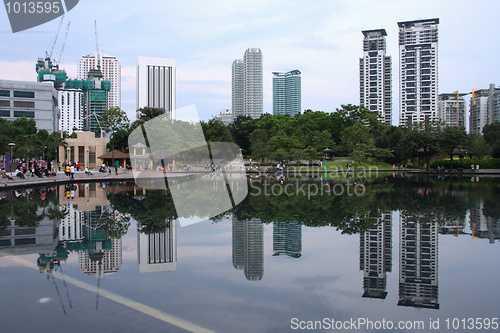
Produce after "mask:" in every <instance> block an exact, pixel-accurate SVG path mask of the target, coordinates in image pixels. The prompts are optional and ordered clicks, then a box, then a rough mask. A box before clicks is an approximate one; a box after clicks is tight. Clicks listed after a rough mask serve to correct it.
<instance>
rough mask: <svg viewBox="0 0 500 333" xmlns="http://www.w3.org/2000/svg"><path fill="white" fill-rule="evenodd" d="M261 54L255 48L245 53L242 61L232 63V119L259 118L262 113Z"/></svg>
mask: <svg viewBox="0 0 500 333" xmlns="http://www.w3.org/2000/svg"><path fill="white" fill-rule="evenodd" d="M262 82H263V80H262V52H261V51H260V49H257V48H250V49H247V50H246V51H245V54H244V55H243V60H241V59H237V60H235V61H233V67H232V101H233V105H232V108H233V114H234V117H235V118H236V117H238V116H250V117H252V118H254V119H255V118H259V117H260V116H261V115H262V113H263V85H262Z"/></svg>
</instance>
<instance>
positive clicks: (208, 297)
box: [0, 175, 500, 332]
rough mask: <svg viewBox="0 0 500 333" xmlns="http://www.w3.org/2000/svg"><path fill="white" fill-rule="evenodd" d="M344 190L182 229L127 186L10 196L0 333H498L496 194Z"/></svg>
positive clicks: (405, 183)
mask: <svg viewBox="0 0 500 333" xmlns="http://www.w3.org/2000/svg"><path fill="white" fill-rule="evenodd" d="M339 182H340V183H329V184H328V185H326V184H325V183H324V182H321V181H319V180H309V181H297V180H294V179H285V180H274V179H265V178H254V179H250V185H251V186H250V187H249V190H250V195H249V196H248V197H247V199H245V201H244V202H243V203H242V204H240V205H239V206H237V207H236V208H235V209H233V210H232V211H230V212H226V213H224V214H221V215H219V216H217V217H215V218H213V219H211V220H207V221H204V222H201V223H197V224H193V225H190V226H186V227H180V225H179V223H178V222H176V220H175V219H176V217H177V216H176V211H175V208H174V206H173V204H172V199H171V197H170V195H169V193H168V191H150V190H143V189H141V188H137V187H135V186H134V184H131V183H127V184H123V183H121V184H120V183H117V184H79V185H78V186H76V187H71V188H65V187H64V186H62V187H53V188H44V189H31V190H20V191H7V192H3V193H1V200H0V220H1V221H3V222H2V223H3V224H2V226H1V229H0V231H1V236H2V237H1V238H0V252H1V256H0V272H1V275H0V276H1V279H0V313H1V314H2V322H1V324H0V330H1V331H3V332H11V331H18V332H21V331H29V330H40V328H43V330H53V331H63V330H64V331H71V332H87V331H88V332H90V331H95V330H96V329H99V330H100V331H114V330H115V331H120V332H125V331H138V330H141V331H146V332H150V331H158V332H161V331H163V332H166V331H167V332H170V331H172V332H183V331H184V330H183V329H179V328H177V327H176V326H175V325H172V324H169V322H170V323H172V322H173V321H175V320H176V318H180V319H182V320H184V321H185V322H183V325H186V326H183V327H185V328H192V329H193V330H194V331H199V330H201V329H202V328H205V329H207V330H212V331H216V332H292V331H298V330H294V329H293V328H297V327H300V326H302V327H308V328H311V327H315V328H316V330H308V331H317V332H320V331H328V328H329V326H328V325H329V324H331V319H334V320H335V321H349V323H350V322H351V320H352V321H356V322H357V321H358V318H362V319H361V323H363V320H368V321H371V322H372V325H373V327H370V326H366V325H364V324H363V325H360V326H357V327H351V330H352V331H374V332H382V331H388V330H387V329H384V326H381V325H383V321H384V322H385V323H387V322H388V321H391V322H392V323H393V325H394V331H415V332H417V331H420V332H424V331H425V332H427V331H429V330H430V326H431V322H430V321H432V323H433V324H432V325H434V328H437V326H436V325H437V321H438V320H439V331H445V330H446V327H447V324H448V326H449V327H450V331H464V329H463V328H464V327H463V326H464V325H465V327H466V328H471V329H469V330H468V331H480V329H479V324H478V322H477V321H476V318H488V321H485V319H480V320H479V323H480V324H482V325H487V324H488V323H489V324H490V329H489V330H488V331H495V330H493V328H495V324H494V323H495V322H498V319H496V320H494V319H493V318H498V317H500V313H499V310H498V298H499V296H500V291H499V289H498V281H499V279H500V266H499V265H498V258H499V254H500V244H498V242H499V239H500V205H499V204H500V200H499V199H500V180H498V179H489V178H481V179H476V178H473V179H470V178H464V179H454V180H453V181H451V180H449V179H437V178H425V177H393V176H391V175H389V176H387V177H386V178H384V177H381V178H378V179H376V180H371V181H368V182H366V183H365V184H364V185H362V187H361V186H359V182H358V184H356V188H355V187H354V184H353V183H354V181H350V183H349V184H346V183H345V182H346V180H342V181H340V180H339ZM287 184H291V185H290V186H289V187H288V188H287V189H288V192H287V193H285V192H284V191H281V190H280V189H283V188H284V187H283V186H286V185H287ZM341 189H343V190H344V191H343V193H341V192H340V190H341ZM216 190H217V191H219V190H221V191H222V190H223V189H216ZM356 191H357V192H356ZM356 193H357V194H359V195H357V194H356ZM287 194H292V195H287ZM207 195H209V194H207V193H202V195H201V197H200V198H201V199H199V200H202V199H203V198H206V197H207ZM155 310H157V311H155ZM141 311H142V312H141ZM144 312H146V313H148V314H155V316H154V317H152V316H149V315H147V314H144ZM171 316H174V317H176V318H173V317H171ZM469 318H473V319H474V320H473V321H469ZM447 320H448V322H447ZM490 320H491V321H490ZM308 321H310V322H308ZM314 321H316V323H315V322H314ZM319 321H321V323H323V324H324V325H323V326H322V327H321V326H319ZM400 321H403V325H404V326H405V327H407V328H409V327H410V325H411V326H413V327H415V326H417V327H418V325H420V328H421V329H419V330H418V329H404V328H403V327H402V328H403V329H397V326H398V325H399V324H400V323H399V322H400ZM472 322H474V323H473V324H472ZM358 324H359V322H358ZM192 325H197V326H192ZM308 325H309V326H308ZM311 325H312V326H311ZM314 325H316V326H314ZM385 325H386V326H385V327H386V328H387V325H390V324H385ZM497 325H499V324H498V323H497ZM453 326H455V328H456V329H455V330H453V329H452V328H453ZM497 330H500V327H498V328H497Z"/></svg>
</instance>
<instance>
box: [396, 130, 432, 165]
mask: <svg viewBox="0 0 500 333" xmlns="http://www.w3.org/2000/svg"><path fill="white" fill-rule="evenodd" d="M440 137H441V124H439V123H435V122H423V123H415V124H414V126H413V129H411V130H408V131H406V132H405V134H404V136H403V138H402V139H401V141H400V142H399V145H398V150H399V151H400V152H401V154H402V157H403V161H404V160H407V159H409V158H411V157H414V156H417V155H420V156H423V157H424V158H425V161H426V168H427V170H429V164H430V159H431V157H433V156H435V155H436V154H438V153H439V151H440Z"/></svg>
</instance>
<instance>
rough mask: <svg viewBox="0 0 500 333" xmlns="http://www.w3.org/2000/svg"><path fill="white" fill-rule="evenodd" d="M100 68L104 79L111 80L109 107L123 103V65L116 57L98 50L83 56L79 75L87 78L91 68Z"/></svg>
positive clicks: (79, 62) (79, 64)
mask: <svg viewBox="0 0 500 333" xmlns="http://www.w3.org/2000/svg"><path fill="white" fill-rule="evenodd" d="M96 68H97V69H100V70H101V72H102V75H103V79H104V80H108V81H110V82H111V88H110V90H109V96H108V106H107V107H108V108H110V107H112V106H118V107H121V105H122V66H121V65H120V62H119V61H118V59H116V57H114V56H110V55H105V54H102V52H96V53H94V54H88V55H85V56H82V58H81V59H80V60H78V67H77V75H78V79H79V80H85V79H86V78H87V74H88V72H89V71H90V70H91V69H96Z"/></svg>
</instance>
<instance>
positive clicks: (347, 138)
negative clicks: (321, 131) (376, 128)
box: [341, 122, 374, 153]
mask: <svg viewBox="0 0 500 333" xmlns="http://www.w3.org/2000/svg"><path fill="white" fill-rule="evenodd" d="M360 143H363V144H365V145H367V146H371V145H373V144H374V139H373V136H372V135H371V133H370V130H369V128H368V127H366V126H365V125H363V124H362V123H361V122H357V123H355V124H353V125H352V126H349V127H347V128H346V129H344V131H342V143H341V147H342V149H343V150H344V151H345V152H347V153H351V152H352V151H353V150H354V148H355V146H356V144H360Z"/></svg>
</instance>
